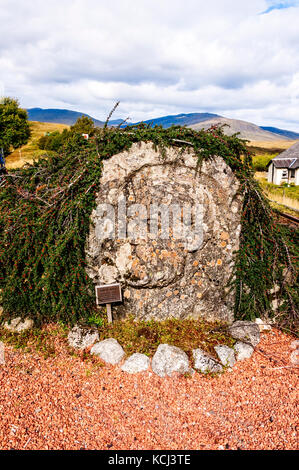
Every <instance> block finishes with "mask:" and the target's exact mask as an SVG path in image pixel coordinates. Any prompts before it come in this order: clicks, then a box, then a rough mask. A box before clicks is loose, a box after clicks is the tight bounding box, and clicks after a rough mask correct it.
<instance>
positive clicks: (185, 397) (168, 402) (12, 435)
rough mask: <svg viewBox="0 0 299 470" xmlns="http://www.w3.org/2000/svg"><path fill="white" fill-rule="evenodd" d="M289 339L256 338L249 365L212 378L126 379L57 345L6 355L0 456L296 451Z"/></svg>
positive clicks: (1, 376) (0, 382) (0, 375)
mask: <svg viewBox="0 0 299 470" xmlns="http://www.w3.org/2000/svg"><path fill="white" fill-rule="evenodd" d="M294 339H295V338H294V337H291V336H288V335H286V334H283V333H281V332H279V331H277V330H272V331H271V332H269V333H267V334H263V335H262V340H261V343H260V344H259V346H258V348H257V350H256V351H255V352H254V354H253V356H252V357H251V359H247V360H245V361H242V362H239V363H237V364H236V366H235V367H234V369H233V371H232V372H226V373H225V374H224V375H220V376H218V377H214V378H213V377H207V376H203V375H201V374H199V373H195V374H194V375H193V376H192V378H185V377H175V378H167V379H162V378H159V377H158V376H156V375H155V374H152V373H150V372H145V373H142V374H140V375H133V376H132V375H129V374H126V373H124V372H122V371H120V370H119V369H118V368H116V367H109V366H107V365H102V364H101V362H100V361H99V360H95V359H93V360H92V361H91V359H88V360H85V361H83V360H82V359H81V358H80V357H76V356H71V355H69V353H68V352H67V348H66V346H65V343H64V342H63V341H61V340H60V339H57V345H56V346H57V348H58V350H59V354H58V355H56V356H55V357H50V358H48V359H44V358H43V357H42V356H40V355H38V354H32V355H30V354H25V353H22V352H19V351H16V350H14V349H12V348H11V347H6V349H5V358H6V365H4V366H3V365H0V448H1V449H111V450H115V449H116V450H120V449H133V450H140V449H148V450H150V449H155V450H158V449H163V450H166V449H174V450H183V449H186V450H191V449H238V448H239V449H296V448H298V435H297V434H296V425H297V428H298V387H297V386H298V375H297V374H296V372H298V368H296V367H294V364H293V365H292V362H291V359H290V356H291V353H292V349H291V343H292V341H294ZM290 366H292V367H290Z"/></svg>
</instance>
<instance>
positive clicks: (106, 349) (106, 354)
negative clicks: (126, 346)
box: [90, 338, 125, 365]
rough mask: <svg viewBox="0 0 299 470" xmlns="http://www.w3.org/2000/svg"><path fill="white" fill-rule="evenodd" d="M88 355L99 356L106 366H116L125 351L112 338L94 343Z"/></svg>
mask: <svg viewBox="0 0 299 470" xmlns="http://www.w3.org/2000/svg"><path fill="white" fill-rule="evenodd" d="M90 354H94V355H95V356H99V357H100V358H101V359H103V361H105V362H107V363H108V364H113V365H115V364H118V363H119V362H120V361H121V360H122V359H123V357H124V356H125V351H124V350H123V348H122V347H121V345H120V344H119V343H118V342H117V341H116V339H114V338H109V339H104V341H100V342H99V343H96V344H95V345H94V346H93V347H92V348H91V350H90Z"/></svg>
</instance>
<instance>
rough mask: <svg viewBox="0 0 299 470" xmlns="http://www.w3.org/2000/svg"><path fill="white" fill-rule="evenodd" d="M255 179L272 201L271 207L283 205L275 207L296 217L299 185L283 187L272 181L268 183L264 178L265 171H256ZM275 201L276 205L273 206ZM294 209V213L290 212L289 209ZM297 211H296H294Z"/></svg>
mask: <svg viewBox="0 0 299 470" xmlns="http://www.w3.org/2000/svg"><path fill="white" fill-rule="evenodd" d="M255 177H256V179H257V180H258V181H259V183H260V185H261V187H262V189H263V191H264V194H265V195H266V196H267V197H268V199H270V200H271V201H274V203H273V204H272V205H273V207H276V206H277V204H279V205H281V206H284V207H280V208H278V207H276V208H278V209H279V210H283V209H284V212H288V213H290V214H292V215H296V216H297V217H298V211H299V186H290V187H289V188H288V187H284V186H277V185H275V184H272V183H268V181H267V178H266V173H259V172H258V173H256V174H255ZM275 203H276V206H275ZM292 209H293V210H294V213H292V211H291V210H292ZM295 212H297V213H295Z"/></svg>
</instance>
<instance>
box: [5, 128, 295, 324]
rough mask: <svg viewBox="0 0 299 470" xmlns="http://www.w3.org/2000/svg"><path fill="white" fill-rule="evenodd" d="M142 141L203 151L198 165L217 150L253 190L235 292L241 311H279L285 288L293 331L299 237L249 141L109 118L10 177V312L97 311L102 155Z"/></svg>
mask: <svg viewBox="0 0 299 470" xmlns="http://www.w3.org/2000/svg"><path fill="white" fill-rule="evenodd" d="M142 141H144V142H152V143H153V145H154V146H155V147H156V148H158V149H159V150H160V151H161V154H162V156H163V154H164V153H165V149H166V148H167V147H169V146H175V147H178V148H181V149H185V148H188V149H190V150H192V151H193V152H194V153H195V154H196V155H197V157H198V171H200V167H201V163H202V161H203V160H206V159H211V158H213V157H214V156H215V155H218V156H220V157H222V158H223V159H224V160H225V162H226V163H227V164H228V165H229V166H230V167H231V168H232V170H233V171H234V172H235V174H236V176H237V178H238V179H239V181H240V192H241V193H242V195H243V198H244V204H243V212H242V219H241V223H242V232H241V239H240V249H239V251H238V252H237V253H236V254H235V256H236V260H235V261H236V262H235V269H234V276H233V278H232V280H231V288H233V289H235V292H236V302H235V316H236V318H242V319H253V318H254V317H259V316H262V315H265V314H267V315H270V316H271V315H272V316H273V315H274V312H273V310H272V306H271V302H272V300H273V298H272V293H271V292H272V291H273V288H274V287H275V286H276V289H275V290H277V293H276V294H275V295H276V296H277V297H278V298H279V299H280V303H279V310H278V312H277V311H276V313H275V315H276V316H277V318H278V320H279V322H280V324H281V325H282V326H284V327H287V328H290V329H294V328H295V327H296V324H297V322H298V313H297V310H296V305H297V303H298V294H296V292H298V291H296V287H297V284H296V261H297V260H298V257H297V254H296V241H297V242H298V235H297V234H296V232H295V231H292V230H290V229H286V228H284V227H282V226H280V225H279V224H278V223H277V220H276V217H275V214H274V213H273V211H272V210H271V208H270V206H269V203H268V201H267V200H266V199H265V197H264V196H263V195H262V192H261V190H260V188H259V185H258V183H257V182H256V181H255V180H254V178H253V170H252V160H251V155H250V153H249V152H248V149H247V147H246V145H245V142H244V141H242V140H240V139H239V138H238V137H237V136H236V135H234V136H226V135H225V134H224V133H223V130H222V128H217V127H213V128H211V129H210V130H208V131H200V132H197V131H194V130H192V129H188V128H182V127H177V126H173V127H170V128H168V129H163V128H162V127H158V126H156V127H154V128H152V127H150V126H148V125H145V124H140V125H137V126H128V127H126V128H108V127H107V126H106V125H105V127H104V128H103V129H98V130H97V131H96V132H95V134H94V135H93V137H92V138H91V139H89V140H88V141H86V140H85V139H83V138H82V136H81V135H80V134H73V135H72V136H71V137H70V139H69V140H68V142H67V143H66V144H65V146H64V149H63V151H62V152H61V154H59V155H55V156H50V157H47V156H45V157H44V158H41V159H40V160H39V161H37V162H35V163H34V164H32V165H26V166H25V167H24V168H22V169H18V170H13V171H10V172H9V173H8V175H5V176H2V177H1V178H2V179H1V181H0V289H1V299H0V303H1V305H2V306H3V309H4V314H3V318H4V319H7V318H12V317H16V316H22V317H24V316H27V315H28V314H30V316H31V317H33V318H34V319H35V320H36V322H37V323H39V324H41V323H44V322H50V321H59V320H61V321H63V322H67V323H70V324H74V323H75V322H77V321H80V320H83V321H84V320H87V319H88V318H89V317H90V315H91V314H92V311H93V310H94V309H95V300H94V288H93V284H92V281H91V279H89V277H88V276H87V275H86V271H85V268H86V259H85V243H86V239H87V237H88V233H89V228H90V215H91V212H92V210H93V209H94V208H95V197H96V193H97V191H98V189H99V184H100V176H101V168H102V161H103V160H104V159H107V158H110V157H111V156H112V155H114V154H117V153H119V152H122V151H124V150H128V149H129V148H130V147H131V146H132V144H133V143H135V142H142ZM295 237H297V239H296V238H295ZM297 246H298V244H297ZM278 287H279V291H278Z"/></svg>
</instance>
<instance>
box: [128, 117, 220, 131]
mask: <svg viewBox="0 0 299 470" xmlns="http://www.w3.org/2000/svg"><path fill="white" fill-rule="evenodd" d="M214 117H220V116H218V114H211V113H189V114H177V115H175V116H162V117H159V118H153V119H148V120H147V121H142V122H145V123H146V124H152V126H156V125H158V126H162V127H165V128H168V127H171V126H187V127H190V126H191V125H192V124H196V123H198V122H203V121H207V120H208V119H212V118H214ZM135 124H138V123H135ZM130 125H132V124H130Z"/></svg>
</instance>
